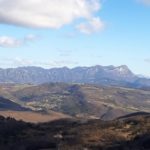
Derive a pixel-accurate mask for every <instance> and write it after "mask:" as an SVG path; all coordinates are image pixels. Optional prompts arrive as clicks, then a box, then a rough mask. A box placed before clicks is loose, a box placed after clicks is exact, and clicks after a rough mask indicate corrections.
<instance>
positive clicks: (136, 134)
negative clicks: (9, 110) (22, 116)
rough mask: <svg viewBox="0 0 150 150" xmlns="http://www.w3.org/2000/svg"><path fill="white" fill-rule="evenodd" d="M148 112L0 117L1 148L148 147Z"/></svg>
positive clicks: (126, 149) (131, 149) (146, 149)
mask: <svg viewBox="0 0 150 150" xmlns="http://www.w3.org/2000/svg"><path fill="white" fill-rule="evenodd" d="M149 143H150V115H148V114H145V115H140V114H139V115H136V116H134V115H133V116H130V117H125V118H120V119H119V120H118V119H117V120H114V121H107V122H105V121H101V120H89V121H88V120H72V119H67V120H66V119H64V120H58V121H53V122H47V123H41V124H31V123H25V122H23V121H16V120H15V119H13V118H4V117H0V150H44V149H46V150H58V149H59V150H84V149H87V150H149V149H150V144H149Z"/></svg>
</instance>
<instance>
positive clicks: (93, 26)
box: [76, 17, 104, 34]
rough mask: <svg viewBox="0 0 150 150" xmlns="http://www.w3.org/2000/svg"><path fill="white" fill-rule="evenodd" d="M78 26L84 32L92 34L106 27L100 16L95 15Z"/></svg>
mask: <svg viewBox="0 0 150 150" xmlns="http://www.w3.org/2000/svg"><path fill="white" fill-rule="evenodd" d="M76 28H77V29H78V30H79V31H80V32H82V33H85V34H91V33H93V32H98V31H101V30H102V29H103V28H104V23H103V22H102V21H101V20H100V18H98V17H95V18H92V19H90V20H89V21H88V22H86V23H81V24H79V25H77V26H76Z"/></svg>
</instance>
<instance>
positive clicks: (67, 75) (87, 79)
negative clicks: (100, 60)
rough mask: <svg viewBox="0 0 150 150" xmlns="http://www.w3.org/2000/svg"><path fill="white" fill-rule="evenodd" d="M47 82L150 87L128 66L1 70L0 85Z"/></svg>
mask: <svg viewBox="0 0 150 150" xmlns="http://www.w3.org/2000/svg"><path fill="white" fill-rule="evenodd" d="M47 82H49V83H50V82H54V83H55V82H64V83H89V84H100V85H112V86H125V87H134V88H136V87H137V88H139V87H144V86H146V87H150V79H147V78H144V77H143V78H142V77H139V76H138V75H136V74H134V73H133V72H132V71H131V70H130V69H129V68H128V66H126V65H121V66H117V67H115V66H112V65H110V66H101V65H96V66H91V67H75V68H68V67H62V68H50V69H44V68H42V67H35V66H29V67H28V66H27V67H18V68H7V69H2V68H0V83H21V84H24V83H31V84H42V83H47Z"/></svg>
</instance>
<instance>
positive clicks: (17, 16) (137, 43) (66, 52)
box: [0, 0, 150, 76]
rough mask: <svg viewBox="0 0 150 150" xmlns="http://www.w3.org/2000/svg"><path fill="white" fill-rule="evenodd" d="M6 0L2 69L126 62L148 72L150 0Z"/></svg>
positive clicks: (1, 15)
mask: <svg viewBox="0 0 150 150" xmlns="http://www.w3.org/2000/svg"><path fill="white" fill-rule="evenodd" d="M8 2H10V1H8V0H1V1H0V5H1V8H0V67H1V68H8V67H18V66H42V67H45V68H52V67H62V66H68V67H75V66H92V65H104V66H106V65H115V66H119V65H124V64H125V65H127V66H128V67H129V68H130V69H131V70H132V71H133V72H134V73H136V74H143V75H147V76H150V29H149V28H150V0H101V1H100V0H55V1H53V2H52V1H51V2H50V1H49V0H39V1H38V2H39V3H37V0H26V1H25V2H24V1H23V0H12V2H11V3H8ZM42 4H43V5H42ZM34 6H35V8H36V9H35V8H34ZM8 10H9V11H8Z"/></svg>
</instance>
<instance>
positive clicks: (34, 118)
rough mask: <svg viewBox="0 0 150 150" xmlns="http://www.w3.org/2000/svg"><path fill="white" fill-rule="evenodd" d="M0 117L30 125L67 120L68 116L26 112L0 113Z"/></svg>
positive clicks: (53, 113)
mask: <svg viewBox="0 0 150 150" xmlns="http://www.w3.org/2000/svg"><path fill="white" fill-rule="evenodd" d="M0 115H2V116H4V117H12V118H15V119H16V120H23V121H25V122H32V123H40V122H48V121H54V120H58V119H63V118H69V116H67V115H65V114H62V113H56V112H53V111H51V112H49V114H42V113H37V112H27V111H0Z"/></svg>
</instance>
